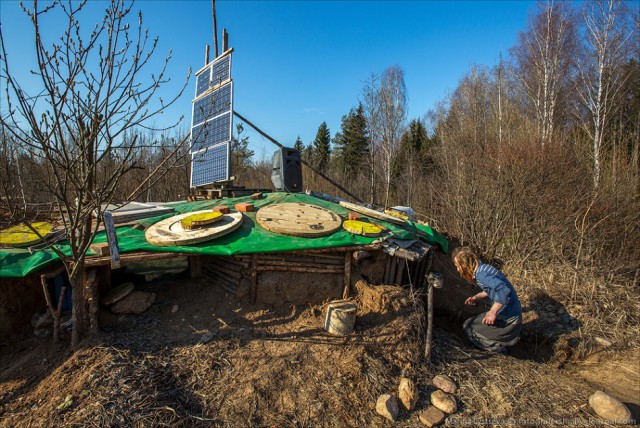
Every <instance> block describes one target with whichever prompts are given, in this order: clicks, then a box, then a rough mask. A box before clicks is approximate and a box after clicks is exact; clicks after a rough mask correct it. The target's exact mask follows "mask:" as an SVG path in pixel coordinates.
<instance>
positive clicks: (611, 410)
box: [589, 391, 631, 424]
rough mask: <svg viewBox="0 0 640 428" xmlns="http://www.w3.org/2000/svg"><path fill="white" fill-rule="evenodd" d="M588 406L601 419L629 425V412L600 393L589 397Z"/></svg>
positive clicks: (597, 392)
mask: <svg viewBox="0 0 640 428" xmlns="http://www.w3.org/2000/svg"><path fill="white" fill-rule="evenodd" d="M589 406H591V408H592V409H593V411H594V412H596V414H597V415H598V416H600V417H601V418H602V419H606V420H607V421H611V422H614V421H615V423H619V424H626V423H631V412H630V411H629V409H628V408H627V406H625V405H624V404H623V403H621V402H620V401H618V400H617V399H616V398H614V397H612V396H610V395H609V394H607V393H604V392H602V391H596V392H595V393H594V394H593V395H592V396H591V397H589Z"/></svg>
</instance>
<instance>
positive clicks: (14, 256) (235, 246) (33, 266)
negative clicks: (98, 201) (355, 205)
mask: <svg viewBox="0 0 640 428" xmlns="http://www.w3.org/2000/svg"><path fill="white" fill-rule="evenodd" d="M238 202H250V203H252V204H254V205H255V207H256V209H259V208H260V207H263V206H265V205H269V204H273V203H284V202H300V203H307V204H314V205H318V206H321V207H324V208H327V209H330V210H332V211H334V212H335V213H337V214H338V215H340V216H341V217H343V219H345V218H347V216H348V213H349V210H348V209H347V208H344V207H342V206H340V205H338V204H335V203H333V202H328V201H325V200H324V199H319V198H316V197H314V196H310V195H306V194H300V193H268V194H266V197H265V198H264V199H260V200H256V201H252V200H251V199H250V198H249V197H248V196H247V197H242V198H228V199H214V200H205V201H196V202H180V203H175V204H171V206H172V207H173V208H175V210H176V212H174V213H171V214H165V215H162V216H158V217H152V218H146V219H143V220H140V221H138V223H140V224H143V225H144V226H146V227H149V226H151V225H152V224H154V223H156V222H158V221H160V220H163V219H165V218H169V217H171V216H173V215H176V214H179V213H185V212H190V211H199V210H205V209H208V208H211V207H213V206H216V205H228V206H229V207H231V209H233V205H234V204H236V203H238ZM244 215H245V218H244V220H243V222H242V225H241V226H240V228H239V229H237V230H235V231H233V232H232V233H230V234H228V235H225V236H222V237H220V238H217V239H214V240H212V241H208V242H203V243H200V244H195V245H185V246H171V247H158V246H156V245H153V244H150V243H148V242H147V240H146V239H145V237H144V231H142V230H137V229H133V227H131V226H122V227H118V228H117V229H116V232H117V235H118V245H119V248H120V252H121V253H128V252H133V251H150V252H175V253H193V254H209V255H218V256H230V255H235V254H252V253H267V252H282V251H296V250H312V249H320V248H331V247H344V246H350V245H367V244H371V243H372V242H374V241H375V240H377V239H379V238H380V237H365V236H359V235H353V234H351V233H349V232H347V231H345V230H343V229H340V230H339V231H337V232H335V233H333V234H331V235H328V236H322V237H318V238H297V237H292V236H285V235H279V234H276V233H273V232H270V231H268V230H266V229H264V228H262V227H261V226H260V225H259V224H258V223H257V222H256V213H255V212H250V213H245V214H244ZM363 217H366V216H363ZM372 221H374V222H376V223H381V224H383V225H384V226H385V227H387V228H388V229H389V232H387V233H386V235H381V236H382V237H389V236H393V237H394V238H397V239H416V238H418V237H420V238H421V239H423V240H426V241H427V242H429V243H431V244H436V245H439V246H440V247H441V248H442V250H443V251H445V252H446V251H447V241H446V239H445V238H444V237H443V236H442V235H440V234H439V233H438V232H437V231H435V230H433V229H432V228H431V227H429V226H424V225H421V224H416V223H411V222H407V223H406V225H405V226H404V227H401V226H398V225H395V224H392V223H387V222H384V221H380V220H377V219H372ZM418 229H419V230H421V231H422V232H424V233H426V235H427V237H426V238H425V237H424V236H419V235H418ZM106 241H107V238H106V234H105V232H99V233H98V235H97V236H96V238H95V239H94V243H100V242H106ZM57 246H58V248H60V249H61V250H62V251H63V252H64V253H66V254H70V252H69V251H68V249H69V247H68V246H67V245H66V241H61V242H60V243H58V244H57ZM89 254H92V253H91V252H90V253H89ZM57 258H58V256H57V255H56V254H55V253H54V252H53V251H51V250H44V251H38V252H36V253H34V254H30V253H29V251H28V250H27V249H15V248H11V249H0V278H15V277H24V276H26V275H29V274H31V273H33V272H35V271H37V270H38V269H40V268H42V267H44V266H46V265H47V264H49V263H51V262H53V261H54V260H56V259H57Z"/></svg>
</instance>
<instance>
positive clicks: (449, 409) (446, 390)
mask: <svg viewBox="0 0 640 428" xmlns="http://www.w3.org/2000/svg"><path fill="white" fill-rule="evenodd" d="M432 383H433V386H434V387H435V388H436V390H435V391H434V392H433V393H431V396H430V399H431V400H430V401H431V405H430V406H428V407H427V408H426V409H425V410H423V411H422V412H420V414H419V416H418V419H419V420H420V422H421V423H422V424H424V425H426V426H428V427H435V426H438V425H440V424H442V423H443V422H444V421H445V419H446V417H447V415H450V414H452V413H455V412H457V411H458V402H457V399H456V396H455V395H454V394H455V393H456V392H457V391H458V387H457V386H456V383H455V382H454V381H453V380H452V379H451V378H450V377H449V376H446V375H437V376H436V377H434V378H433V381H432ZM419 398H420V394H419V391H418V388H417V387H416V385H415V383H413V381H412V380H411V379H408V378H402V379H400V385H399V386H398V393H397V395H395V394H383V395H381V396H380V397H379V398H378V401H377V403H376V412H377V413H378V414H379V415H381V416H383V417H385V418H387V419H389V420H390V421H396V420H397V419H398V413H399V406H398V401H400V403H401V404H402V407H403V408H404V409H405V410H406V411H408V412H411V411H412V410H414V409H415V407H416V404H417V403H418V400H419Z"/></svg>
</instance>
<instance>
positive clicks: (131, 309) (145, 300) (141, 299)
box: [111, 291, 156, 315]
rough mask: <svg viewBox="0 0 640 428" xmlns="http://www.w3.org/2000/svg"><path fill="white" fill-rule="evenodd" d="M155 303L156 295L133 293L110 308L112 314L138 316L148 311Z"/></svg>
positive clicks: (145, 292) (142, 292) (140, 292)
mask: <svg viewBox="0 0 640 428" xmlns="http://www.w3.org/2000/svg"><path fill="white" fill-rule="evenodd" d="M155 301H156V293H150V292H147V291H134V292H132V293H131V294H129V295H128V296H127V297H125V298H124V299H122V300H120V301H119V302H118V303H116V304H115V305H113V306H111V312H113V313H114V314H136V315H139V314H141V313H143V312H144V311H146V310H147V309H149V307H150V306H151V305H153V304H154V303H155Z"/></svg>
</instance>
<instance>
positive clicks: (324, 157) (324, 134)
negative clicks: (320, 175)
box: [313, 122, 331, 171]
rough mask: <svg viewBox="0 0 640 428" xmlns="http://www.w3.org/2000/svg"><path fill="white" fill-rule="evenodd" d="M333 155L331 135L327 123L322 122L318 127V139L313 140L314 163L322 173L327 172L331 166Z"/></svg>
mask: <svg viewBox="0 0 640 428" xmlns="http://www.w3.org/2000/svg"><path fill="white" fill-rule="evenodd" d="M330 155H331V134H330V132H329V127H328V126H327V122H322V123H321V124H320V127H318V133H317V134H316V139H315V140H313V158H314V159H313V163H314V165H315V167H316V168H317V169H318V170H320V171H325V169H326V168H327V166H328V165H329V158H330Z"/></svg>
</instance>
